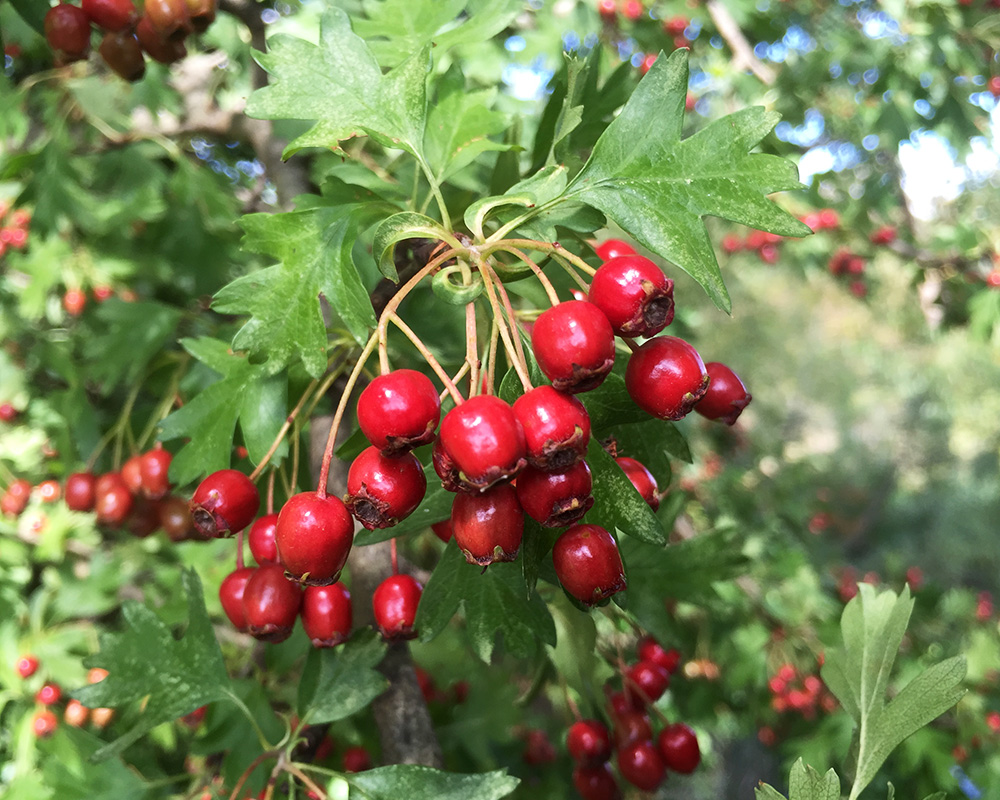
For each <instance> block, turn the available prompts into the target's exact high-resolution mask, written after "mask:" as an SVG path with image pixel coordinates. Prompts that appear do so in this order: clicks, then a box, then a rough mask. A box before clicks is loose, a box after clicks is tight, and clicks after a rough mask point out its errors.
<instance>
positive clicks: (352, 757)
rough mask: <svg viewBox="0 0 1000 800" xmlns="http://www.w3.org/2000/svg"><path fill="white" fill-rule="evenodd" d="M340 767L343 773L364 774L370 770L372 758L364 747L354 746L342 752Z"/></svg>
mask: <svg viewBox="0 0 1000 800" xmlns="http://www.w3.org/2000/svg"><path fill="white" fill-rule="evenodd" d="M341 766H342V768H343V771H344V772H364V771H365V770H366V769H371V768H372V757H371V753H369V752H368V751H367V750H366V749H365V748H364V747H360V746H357V745H354V746H352V747H348V748H347V749H346V750H344V756H343V760H342V761H341Z"/></svg>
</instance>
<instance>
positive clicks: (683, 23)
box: [663, 14, 690, 36]
mask: <svg viewBox="0 0 1000 800" xmlns="http://www.w3.org/2000/svg"><path fill="white" fill-rule="evenodd" d="M689 24H690V22H689V20H688V18H687V17H685V16H682V15H680V14H678V15H676V16H673V17H669V18H668V19H665V20H663V32H664V33H666V34H667V35H669V36H683V35H684V31H686V30H687V27H688V25H689Z"/></svg>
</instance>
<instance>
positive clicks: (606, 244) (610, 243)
mask: <svg viewBox="0 0 1000 800" xmlns="http://www.w3.org/2000/svg"><path fill="white" fill-rule="evenodd" d="M612 7H614V4H612ZM595 251H596V252H597V257H598V258H599V259H601V261H609V260H611V259H612V258H617V257H618V256H634V255H635V250H634V249H633V247H632V245H630V244H629V243H628V242H623V241H622V240H621V239H606V240H605V241H603V242H601V243H600V244H599V245H597V247H596V248H595Z"/></svg>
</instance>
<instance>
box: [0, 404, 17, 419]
mask: <svg viewBox="0 0 1000 800" xmlns="http://www.w3.org/2000/svg"><path fill="white" fill-rule="evenodd" d="M15 419H17V409H16V408H14V406H12V405H11V404H10V403H0V422H13V421H14V420H15Z"/></svg>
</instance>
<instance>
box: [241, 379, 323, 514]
mask: <svg viewBox="0 0 1000 800" xmlns="http://www.w3.org/2000/svg"><path fill="white" fill-rule="evenodd" d="M341 372H342V370H341V369H337V370H334V372H333V374H332V375H331V376H330V378H329V380H330V381H331V382H332V381H333V380H334V378H336V377H337V376H338V375H340V373H341ZM318 385H319V381H318V380H313V381H312V382H311V383H310V384H309V385H308V386H307V387H306V390H305V391H304V392H303V393H302V396H301V397H300V398H299V402H298V403H296V404H295V408H293V409H292V410H291V412H290V413H289V414H288V416H287V417H285V421H284V423H282V425H281V428H280V429H279V430H278V434H277V436H275V437H274V441H273V442H271V446H270V447H269V448H268V449H267V452H266V453H265V454H264V457H263V458H262V459H261V460H260V463H259V464H258V465H257V466H256V467H254V470H253V472H251V473H250V480H252V481H256V480H257V478H258V477H260V474H261V473H262V472H263V471H264V467H266V466H267V465H268V463H269V462H270V460H271V457H272V456H273V455H274V454H275V452H276V451H277V449H278V446H279V445H280V444H281V442H282V440H283V439H284V438H285V434H286V433H288V429H289V428H291V427H292V424H293V423H294V422H295V420H296V419H297V418H298V416H299V414H300V413H301V411H302V408H303V406H305V404H306V400H308V399H309V397H310V395H312V393H313V392H314V391H315V390H316V387H317V386H318ZM327 385H328V386H329V384H327ZM272 484H273V481H272ZM272 488H273V487H272ZM271 510H272V506H271V502H270V501H269V503H268V511H267V513H268V514H270V513H271Z"/></svg>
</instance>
